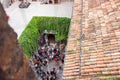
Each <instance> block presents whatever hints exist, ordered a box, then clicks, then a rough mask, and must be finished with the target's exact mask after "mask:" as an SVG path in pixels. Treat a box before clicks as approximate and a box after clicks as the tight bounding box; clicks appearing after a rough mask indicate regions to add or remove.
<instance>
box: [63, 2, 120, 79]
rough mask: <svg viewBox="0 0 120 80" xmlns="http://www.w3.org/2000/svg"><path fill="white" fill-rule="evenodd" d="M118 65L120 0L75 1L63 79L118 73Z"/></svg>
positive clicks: (119, 62) (119, 61)
mask: <svg viewBox="0 0 120 80" xmlns="http://www.w3.org/2000/svg"><path fill="white" fill-rule="evenodd" d="M119 66H120V0H74V9H73V16H72V20H71V26H70V32H69V38H68V43H67V50H66V60H65V65H64V79H68V80H69V78H75V79H77V78H82V77H84V78H85V76H96V77H100V76H110V75H112V76H117V75H120V67H119ZM112 76H111V77H112ZM85 80H89V79H85ZM91 80H92V79H91ZM98 80H99V79H98Z"/></svg>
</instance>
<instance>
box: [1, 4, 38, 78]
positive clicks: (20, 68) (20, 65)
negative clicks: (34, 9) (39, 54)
mask: <svg viewBox="0 0 120 80" xmlns="http://www.w3.org/2000/svg"><path fill="white" fill-rule="evenodd" d="M7 20H8V19H7V16H6V14H5V11H4V9H3V7H2V4H1V3H0V80H37V79H36V77H35V74H34V72H33V71H32V69H31V68H30V67H29V63H28V61H27V59H26V57H25V56H24V55H23V51H22V49H21V47H20V46H19V44H18V41H17V34H16V33H15V32H14V30H13V29H12V28H10V26H9V25H8V21H7Z"/></svg>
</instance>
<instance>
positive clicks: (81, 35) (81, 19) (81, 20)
mask: <svg viewBox="0 0 120 80" xmlns="http://www.w3.org/2000/svg"><path fill="white" fill-rule="evenodd" d="M83 8H84V0H81V10H80V13H81V18H80V74H81V70H82V59H81V58H82V54H83V53H82V37H83V32H82V22H83Z"/></svg>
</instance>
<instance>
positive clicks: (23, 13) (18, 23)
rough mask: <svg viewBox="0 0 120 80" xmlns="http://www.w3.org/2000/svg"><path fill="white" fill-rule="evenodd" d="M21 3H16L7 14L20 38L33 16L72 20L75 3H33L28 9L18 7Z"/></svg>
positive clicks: (7, 9) (7, 10)
mask: <svg viewBox="0 0 120 80" xmlns="http://www.w3.org/2000/svg"><path fill="white" fill-rule="evenodd" d="M19 4H20V2H15V3H14V4H13V5H11V6H10V7H9V8H6V9H5V11H6V13H7V14H8V15H9V16H10V19H9V25H10V26H11V27H12V28H13V29H14V31H15V32H16V33H17V35H18V38H19V36H20V35H21V33H22V31H23V30H24V29H25V27H26V25H27V24H28V23H29V21H30V20H31V19H32V17H33V16H56V17H68V18H71V15H72V8H73V2H62V3H61V4H54V5H53V4H40V2H32V3H31V5H30V6H29V7H28V8H26V9H21V8H19V7H18V5H19Z"/></svg>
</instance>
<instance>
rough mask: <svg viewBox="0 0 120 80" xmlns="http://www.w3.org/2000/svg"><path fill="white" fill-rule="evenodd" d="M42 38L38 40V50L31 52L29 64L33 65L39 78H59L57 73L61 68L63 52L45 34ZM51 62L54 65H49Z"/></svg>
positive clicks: (55, 79) (49, 79)
mask: <svg viewBox="0 0 120 80" xmlns="http://www.w3.org/2000/svg"><path fill="white" fill-rule="evenodd" d="M42 38H43V39H41V40H43V41H41V40H40V42H42V45H40V46H39V49H38V50H36V51H34V52H33V55H32V56H33V58H32V59H31V60H30V64H31V65H33V67H34V69H35V72H36V73H37V76H38V77H40V78H41V80H59V79H58V77H57V75H58V74H59V71H60V70H63V69H62V68H63V66H62V65H63V63H64V57H65V55H64V52H62V51H61V50H60V48H59V46H58V45H57V43H56V42H54V43H50V42H49V41H48V39H46V38H45V35H44V36H43V37H42ZM43 42H44V44H43ZM48 42H49V43H48ZM51 63H54V64H55V65H51ZM51 66H52V67H51ZM56 66H58V68H57V67H56Z"/></svg>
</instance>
